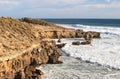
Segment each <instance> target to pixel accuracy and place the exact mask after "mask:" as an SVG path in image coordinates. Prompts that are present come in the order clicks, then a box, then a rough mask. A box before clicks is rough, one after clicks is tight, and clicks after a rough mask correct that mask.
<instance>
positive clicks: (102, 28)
mask: <svg viewBox="0 0 120 79" xmlns="http://www.w3.org/2000/svg"><path fill="white" fill-rule="evenodd" d="M57 25H59V26H62V27H66V28H72V29H83V30H84V31H97V32H101V33H111V34H118V35H120V28H119V27H111V26H107V27H106V26H90V25H82V24H72V25H70V24H57Z"/></svg>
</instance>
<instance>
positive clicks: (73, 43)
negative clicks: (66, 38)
mask: <svg viewBox="0 0 120 79" xmlns="http://www.w3.org/2000/svg"><path fill="white" fill-rule="evenodd" d="M72 45H80V42H79V41H76V42H72Z"/></svg>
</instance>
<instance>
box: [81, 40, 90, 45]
mask: <svg viewBox="0 0 120 79" xmlns="http://www.w3.org/2000/svg"><path fill="white" fill-rule="evenodd" d="M88 44H91V41H88V40H87V41H85V42H81V45H88Z"/></svg>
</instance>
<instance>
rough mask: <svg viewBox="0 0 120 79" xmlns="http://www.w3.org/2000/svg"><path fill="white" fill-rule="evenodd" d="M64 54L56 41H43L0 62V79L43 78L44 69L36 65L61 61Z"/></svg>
mask: <svg viewBox="0 0 120 79" xmlns="http://www.w3.org/2000/svg"><path fill="white" fill-rule="evenodd" d="M61 55H62V52H61V51H60V49H58V48H57V47H56V45H55V42H54V41H41V42H40V45H39V46H37V47H35V48H33V49H31V50H29V51H26V52H24V53H23V54H22V55H20V56H17V57H16V58H14V59H12V60H6V61H4V62H0V79H41V78H40V76H41V75H42V74H43V72H42V71H40V70H37V69H35V67H36V66H39V65H41V64H45V63H54V64H56V63H61V61H59V60H58V58H59V57H60V56H61Z"/></svg>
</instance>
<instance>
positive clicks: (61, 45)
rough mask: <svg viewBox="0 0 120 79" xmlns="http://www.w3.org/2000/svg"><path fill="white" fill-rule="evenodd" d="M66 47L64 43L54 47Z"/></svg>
mask: <svg viewBox="0 0 120 79" xmlns="http://www.w3.org/2000/svg"><path fill="white" fill-rule="evenodd" d="M65 45H66V43H62V44H57V45H56V46H57V47H58V48H62V47H64V46H65Z"/></svg>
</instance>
